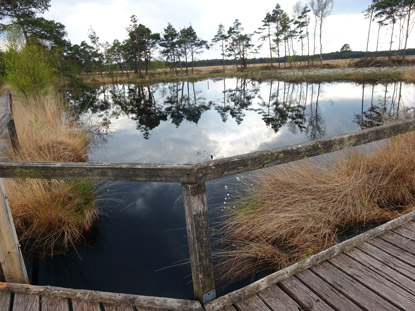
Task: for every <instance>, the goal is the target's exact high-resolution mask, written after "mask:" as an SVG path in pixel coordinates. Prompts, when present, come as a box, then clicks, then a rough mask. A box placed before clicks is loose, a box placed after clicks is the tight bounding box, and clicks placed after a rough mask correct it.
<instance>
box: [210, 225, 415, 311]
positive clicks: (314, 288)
mask: <svg viewBox="0 0 415 311" xmlns="http://www.w3.org/2000/svg"><path fill="white" fill-rule="evenodd" d="M241 296H243V295H241ZM248 296H249V295H248ZM234 298H235V297H234ZM220 299H221V298H219V299H218V300H220ZM236 300H237V299H236ZM207 310H224V311H225V310H226V311H277V310H278V311H279V310H284V311H288V310H345V311H346V310H347V311H353V310H373V311H378V310H384V311H392V310H406V311H411V310H415V222H414V221H413V220H411V221H409V222H407V223H405V224H403V225H401V226H399V227H396V228H394V229H392V230H388V231H387V232H386V233H384V234H382V235H380V236H377V237H375V238H372V239H369V240H367V241H365V242H363V243H360V244H359V245H356V246H355V247H353V248H352V249H351V250H348V251H345V252H342V253H340V254H338V255H336V256H334V257H332V258H329V259H327V260H324V261H322V262H321V263H319V264H317V265H313V266H312V267H310V268H308V269H305V270H302V271H300V272H297V273H295V274H294V275H292V276H290V277H288V278H286V279H285V280H283V281H280V282H277V283H275V284H274V285H271V286H269V287H268V288H266V289H264V290H261V291H258V292H257V293H256V294H254V295H251V296H249V297H246V298H243V299H242V300H240V301H237V302H233V303H232V304H231V305H229V306H225V307H220V304H218V303H216V302H215V301H213V302H212V303H211V304H210V305H208V308H207Z"/></svg>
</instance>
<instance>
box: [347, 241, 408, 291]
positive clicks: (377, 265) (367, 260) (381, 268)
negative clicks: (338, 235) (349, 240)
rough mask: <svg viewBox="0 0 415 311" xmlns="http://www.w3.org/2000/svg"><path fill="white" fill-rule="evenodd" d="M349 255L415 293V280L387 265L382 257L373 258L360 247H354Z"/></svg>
mask: <svg viewBox="0 0 415 311" xmlns="http://www.w3.org/2000/svg"><path fill="white" fill-rule="evenodd" d="M347 255H348V256H350V257H352V258H353V259H355V260H357V261H358V262H360V263H361V264H363V265H364V266H366V267H367V268H369V269H371V270H373V271H374V272H376V273H377V274H379V275H381V276H382V277H384V278H385V279H388V280H389V281H391V282H393V283H394V284H396V285H397V286H399V287H400V288H402V289H403V290H405V291H407V292H409V293H411V294H412V295H415V281H414V280H411V279H410V278H408V277H406V276H405V275H403V274H401V273H399V272H398V271H397V270H396V269H392V268H391V267H389V266H387V265H386V264H384V263H383V262H382V261H381V259H380V258H379V260H378V259H377V258H373V257H371V256H369V255H367V254H365V253H364V252H362V251H361V250H359V249H354V250H352V251H350V252H348V253H347ZM413 272H415V269H413Z"/></svg>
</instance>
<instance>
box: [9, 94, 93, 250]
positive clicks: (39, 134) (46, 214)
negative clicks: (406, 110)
mask: <svg viewBox="0 0 415 311" xmlns="http://www.w3.org/2000/svg"><path fill="white" fill-rule="evenodd" d="M13 103H14V106H13V108H14V117H15V123H16V128H17V134H18V137H19V143H20V149H19V150H18V151H10V158H11V160H13V161H56V162H82V161H86V160H87V154H86V149H87V147H88V143H89V138H88V135H87V133H86V132H85V131H82V130H80V129H79V125H78V124H77V123H76V122H74V121H72V120H71V119H70V118H69V116H68V114H67V112H66V110H65V107H64V104H63V101H62V100H61V99H60V98H59V97H58V96H55V95H45V96H42V97H39V98H25V99H23V97H16V96H15V97H14V102H13ZM5 187H6V192H7V194H8V196H9V202H10V207H11V210H12V213H13V217H14V222H15V225H16V230H17V232H18V235H19V240H20V243H21V244H22V246H23V250H24V252H25V253H27V254H33V255H39V256H53V255H55V254H58V253H62V252H64V251H66V250H67V249H68V248H69V247H71V246H72V245H75V244H76V243H79V242H80V241H82V240H83V236H84V234H85V233H86V232H87V231H89V230H91V228H92V225H93V223H94V220H95V219H96V217H97V213H98V211H97V208H96V206H95V204H94V191H95V190H94V189H95V187H94V185H93V184H91V183H90V182H85V181H71V182H67V181H61V180H36V179H8V180H5Z"/></svg>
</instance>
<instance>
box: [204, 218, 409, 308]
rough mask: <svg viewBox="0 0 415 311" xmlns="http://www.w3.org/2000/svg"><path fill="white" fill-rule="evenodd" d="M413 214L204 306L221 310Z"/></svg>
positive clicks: (407, 219)
mask: <svg viewBox="0 0 415 311" xmlns="http://www.w3.org/2000/svg"><path fill="white" fill-rule="evenodd" d="M414 216H415V212H410V213H408V214H406V215H403V216H401V217H399V218H396V219H394V220H391V221H389V222H387V223H386V224H383V225H381V226H379V227H376V228H374V229H371V230H369V231H366V232H365V233H362V234H359V235H358V236H355V237H353V238H351V239H348V240H346V241H344V242H342V243H340V244H337V245H334V246H332V247H330V248H328V249H327V250H324V251H322V252H320V253H317V254H315V255H313V256H310V257H309V258H307V259H305V260H301V261H300V262H298V263H295V264H294V265H291V266H289V267H287V268H284V269H282V270H279V271H277V272H275V273H272V274H270V275H269V276H267V277H265V278H262V279H261V280H258V281H256V282H254V283H252V284H250V285H248V286H245V287H244V288H241V289H238V290H236V291H233V292H231V293H229V294H226V295H224V296H222V297H219V298H217V299H215V300H214V301H212V302H211V303H209V304H207V305H205V308H206V310H208V311H216V310H222V309H223V308H224V307H226V306H230V305H232V304H234V303H236V302H238V301H241V300H243V299H245V298H247V297H250V296H252V295H254V294H256V293H258V292H259V291H261V290H264V289H266V288H268V287H270V286H273V285H275V284H276V283H278V282H280V281H283V280H285V279H287V278H289V277H291V276H292V275H294V274H296V273H298V272H300V271H303V270H305V269H308V268H310V267H312V266H315V265H317V264H319V263H321V262H323V261H325V260H326V259H328V258H331V257H333V256H336V255H338V254H340V253H341V252H345V251H347V250H350V249H352V248H354V247H355V246H356V245H360V244H362V243H363V242H365V241H367V240H369V239H371V238H374V237H377V236H379V235H382V234H384V233H385V232H387V231H389V230H391V229H393V228H396V227H398V226H401V225H402V224H405V223H407V222H409V221H412V220H413V219H414ZM414 261H415V260H414Z"/></svg>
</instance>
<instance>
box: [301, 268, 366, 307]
mask: <svg viewBox="0 0 415 311" xmlns="http://www.w3.org/2000/svg"><path fill="white" fill-rule="evenodd" d="M296 277H297V278H298V279H300V280H301V281H302V282H303V283H304V284H306V285H307V287H309V288H310V289H312V290H313V292H314V293H316V294H318V295H319V296H321V298H323V299H324V301H326V302H327V303H328V304H329V305H330V306H332V307H334V308H335V309H336V310H345V311H346V310H347V311H359V310H362V309H361V308H359V307H358V306H357V305H356V304H354V303H353V302H352V301H351V300H350V299H348V298H347V297H346V296H344V295H343V294H342V293H340V292H339V291H338V290H337V289H335V288H334V287H332V286H330V284H328V283H327V282H326V281H324V280H323V279H321V278H319V277H318V276H317V275H316V274H314V273H313V272H311V271H310V270H305V271H302V272H300V273H298V274H296Z"/></svg>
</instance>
